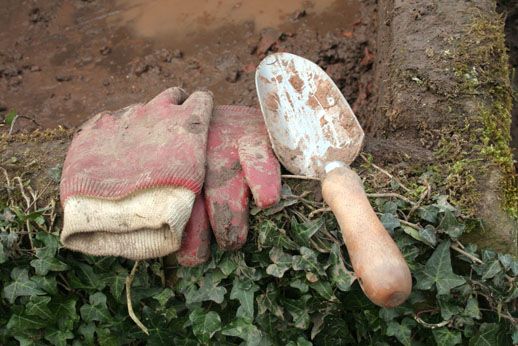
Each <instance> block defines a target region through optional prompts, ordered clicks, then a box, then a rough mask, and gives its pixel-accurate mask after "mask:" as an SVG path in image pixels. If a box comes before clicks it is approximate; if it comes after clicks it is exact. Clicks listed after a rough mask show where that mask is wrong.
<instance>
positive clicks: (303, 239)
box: [291, 218, 324, 246]
mask: <svg viewBox="0 0 518 346" xmlns="http://www.w3.org/2000/svg"><path fill="white" fill-rule="evenodd" d="M323 225H324V218H319V219H316V220H312V221H308V222H305V223H302V224H301V223H298V222H297V220H296V219H295V218H292V220H291V231H292V232H293V238H294V240H295V241H296V242H297V243H298V244H299V245H302V246H310V242H309V241H310V239H311V237H312V236H313V235H314V234H315V233H317V232H318V230H319V229H321V228H322V226H323Z"/></svg>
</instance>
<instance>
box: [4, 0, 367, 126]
mask: <svg viewBox="0 0 518 346" xmlns="http://www.w3.org/2000/svg"><path fill="white" fill-rule="evenodd" d="M373 3H374V2H373V1H368V2H363V1H362V2H360V1H357V0H348V1H336V0H325V1H306V2H303V3H301V2H300V1H294V0H290V1H285V2H284V1H283V2H282V3H281V2H279V1H275V0H274V1H272V0H268V1H261V2H248V1H246V2H245V1H237V0H224V1H219V2H217V6H216V5H214V4H215V3H214V4H212V3H211V2H208V3H207V4H205V5H204V6H203V10H202V9H200V8H199V6H198V5H196V4H194V3H192V2H186V1H181V0H158V1H153V2H148V1H143V0H126V1H121V0H110V1H92V0H82V1H81V0H49V1H34V0H30V1H28V0H27V1H19V0H5V1H3V2H2V7H1V8H0V52H1V53H0V116H3V115H5V114H6V113H7V112H8V111H10V110H16V112H17V113H18V114H19V115H23V117H19V118H18V119H17V122H16V126H15V128H14V129H13V131H15V132H16V131H20V130H32V129H34V128H35V127H41V128H53V127H56V126H57V125H62V126H65V127H68V128H72V127H76V126H78V125H80V124H81V123H82V122H84V121H85V120H86V119H88V118H90V117H91V116H93V115H94V114H96V113H98V112H101V111H103V110H116V109H119V108H122V107H125V106H128V105H130V104H133V103H137V102H145V101H147V100H149V99H150V98H152V97H153V96H155V95H157V94H158V93H159V92H160V91H162V90H164V89H165V88H167V87H171V86H182V87H184V88H185V89H186V90H187V91H188V92H192V91H194V90H196V89H209V90H211V91H212V92H213V93H214V96H215V101H216V103H217V104H241V105H248V106H257V105H258V103H257V98H256V92H255V85H254V73H255V67H256V65H257V64H258V63H259V61H260V60H261V59H262V58H263V57H264V56H265V54H267V53H269V52H272V51H289V52H293V53H295V54H300V55H303V56H305V57H307V58H309V59H311V60H313V61H315V62H317V63H318V64H319V65H320V66H321V67H323V68H324V69H326V70H327V71H328V73H329V74H330V75H331V76H332V77H333V79H334V80H335V81H336V82H337V84H338V85H339V86H340V88H341V89H342V91H343V92H344V94H345V96H346V98H347V99H348V100H349V102H350V103H351V104H353V103H354V102H355V101H356V100H357V99H358V96H359V95H360V94H362V93H363V94H365V89H366V87H365V84H366V83H368V81H369V73H370V71H371V69H372V61H371V60H372V59H371V60H369V57H368V56H367V55H366V54H367V53H366V52H372V51H375V45H374V40H372V37H373V36H374V35H373V30H374V28H375V25H374V23H373V20H375V16H374V11H375V6H374V4H373ZM369 54H370V53H369ZM363 94H362V95H363ZM361 102H362V103H363V104H365V102H366V100H365V97H363V96H362V100H361ZM360 109H361V107H360ZM360 109H359V110H358V112H359V113H360V115H361V110H360ZM31 119H32V120H34V121H32V120H31Z"/></svg>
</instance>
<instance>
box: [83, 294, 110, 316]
mask: <svg viewBox="0 0 518 346" xmlns="http://www.w3.org/2000/svg"><path fill="white" fill-rule="evenodd" d="M88 300H89V302H90V304H84V305H83V306H81V309H79V311H80V313H81V318H82V319H83V320H85V322H93V321H99V322H107V321H109V320H110V318H111V316H110V312H109V311H108V307H107V306H106V296H105V295H104V294H103V293H101V292H97V293H94V294H92V295H91V296H90V297H89V299H88Z"/></svg>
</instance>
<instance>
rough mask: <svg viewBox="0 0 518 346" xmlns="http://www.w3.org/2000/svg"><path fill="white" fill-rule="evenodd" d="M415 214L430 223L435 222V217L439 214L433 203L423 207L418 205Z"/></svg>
mask: <svg viewBox="0 0 518 346" xmlns="http://www.w3.org/2000/svg"><path fill="white" fill-rule="evenodd" d="M417 215H418V216H419V217H420V218H421V219H423V220H425V221H428V222H430V223H432V224H435V223H437V218H438V216H439V208H438V207H436V206H435V205H429V206H425V207H420V208H419V209H417Z"/></svg>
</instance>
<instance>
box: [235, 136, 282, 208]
mask: <svg viewBox="0 0 518 346" xmlns="http://www.w3.org/2000/svg"><path fill="white" fill-rule="evenodd" d="M239 162H240V163H241V167H242V169H243V173H244V176H245V179H246V182H247V184H248V186H249V187H250V190H251V191H252V195H253V196H254V201H255V204H256V205H257V206H258V207H259V208H267V207H271V206H272V205H274V204H277V203H278V202H279V200H280V198H281V168H280V165H279V161H277V158H276V157H275V155H274V154H273V151H272V149H271V146H270V142H269V140H268V138H267V137H266V134H264V136H261V135H257V134H255V135H252V134H250V135H245V136H243V137H241V138H240V139H239Z"/></svg>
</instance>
